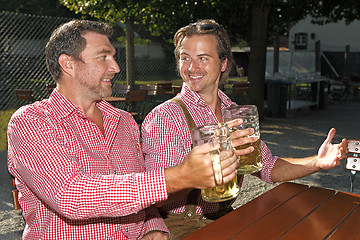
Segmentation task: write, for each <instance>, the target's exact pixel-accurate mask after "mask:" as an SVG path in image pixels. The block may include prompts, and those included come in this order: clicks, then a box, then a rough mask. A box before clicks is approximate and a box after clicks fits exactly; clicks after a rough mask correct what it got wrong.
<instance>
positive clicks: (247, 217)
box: [184, 182, 360, 240]
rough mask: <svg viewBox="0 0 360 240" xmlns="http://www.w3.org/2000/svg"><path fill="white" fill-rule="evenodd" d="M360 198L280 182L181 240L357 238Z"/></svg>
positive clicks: (358, 234)
mask: <svg viewBox="0 0 360 240" xmlns="http://www.w3.org/2000/svg"><path fill="white" fill-rule="evenodd" d="M359 204H360V195H356V194H350V193H346V192H337V191H334V190H330V189H324V188H319V187H309V186H306V185H301V184H296V183H290V182H286V183H282V184H280V185H278V186H276V187H275V188H273V189H271V190H270V191H268V192H266V193H264V194H262V195H261V196H259V197H257V198H255V199H253V200H252V201H250V202H248V203H246V204H245V205H243V206H241V207H239V208H238V209H236V210H234V211H232V212H230V213H228V214H227V215H225V216H223V217H222V218H219V219H218V220H216V221H214V222H212V223H211V224H209V225H207V226H205V227H203V228H202V229H200V230H198V231H196V232H195V233H192V234H191V235H189V236H187V237H186V238H184V240H191V239H196V240H201V239H207V240H208V239H209V240H210V239H217V240H226V239H256V240H259V239H266V240H268V239H291V240H293V239H306V240H311V239H316V240H318V239H332V240H334V239H341V240H344V239H360V208H359Z"/></svg>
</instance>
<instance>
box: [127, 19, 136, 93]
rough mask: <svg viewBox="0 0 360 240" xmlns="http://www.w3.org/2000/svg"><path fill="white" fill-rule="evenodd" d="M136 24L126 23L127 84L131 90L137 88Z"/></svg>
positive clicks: (129, 21) (128, 21)
mask: <svg viewBox="0 0 360 240" xmlns="http://www.w3.org/2000/svg"><path fill="white" fill-rule="evenodd" d="M134 64H135V51H134V22H133V21H132V20H127V21H126V82H127V84H128V85H130V89H134V87H135V65H134Z"/></svg>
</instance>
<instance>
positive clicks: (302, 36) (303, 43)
mask: <svg viewBox="0 0 360 240" xmlns="http://www.w3.org/2000/svg"><path fill="white" fill-rule="evenodd" d="M307 39H308V36H307V33H296V34H295V49H296V50H306V49H307Z"/></svg>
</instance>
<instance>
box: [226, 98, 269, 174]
mask: <svg viewBox="0 0 360 240" xmlns="http://www.w3.org/2000/svg"><path fill="white" fill-rule="evenodd" d="M238 118H241V119H242V120H243V123H242V124H241V125H238V126H235V127H232V128H230V132H233V131H236V130H237V129H246V128H253V129H254V134H252V135H250V136H248V137H258V140H257V141H256V142H254V143H248V144H245V145H241V146H238V147H236V149H237V150H239V149H245V148H248V147H249V146H253V147H254V151H253V152H251V153H249V154H246V155H241V156H238V159H239V167H238V174H251V173H255V172H258V171H260V170H261V169H262V157H261V147H260V146H261V144H260V129H259V114H258V111H257V108H256V106H255V105H239V106H231V107H229V108H227V109H225V112H224V120H225V122H226V123H228V122H229V121H231V120H235V119H238Z"/></svg>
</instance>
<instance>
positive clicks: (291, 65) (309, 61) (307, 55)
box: [266, 51, 315, 77]
mask: <svg viewBox="0 0 360 240" xmlns="http://www.w3.org/2000/svg"><path fill="white" fill-rule="evenodd" d="M273 68H274V52H273V51H267V54H266V77H269V76H272V75H273ZM279 72H280V74H281V75H283V76H286V75H288V74H295V73H313V72H315V52H309V51H301V52H294V51H280V52H279Z"/></svg>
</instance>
